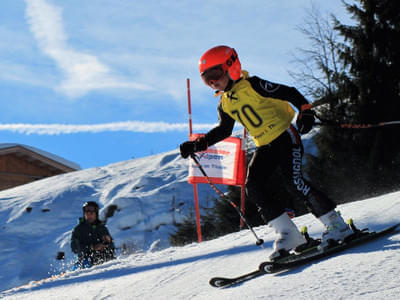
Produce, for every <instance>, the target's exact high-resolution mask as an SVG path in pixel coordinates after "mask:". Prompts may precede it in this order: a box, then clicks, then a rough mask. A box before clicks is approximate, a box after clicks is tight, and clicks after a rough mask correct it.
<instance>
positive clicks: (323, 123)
mask: <svg viewBox="0 0 400 300" xmlns="http://www.w3.org/2000/svg"><path fill="white" fill-rule="evenodd" d="M323 104H326V103H323V102H320V101H318V100H317V101H314V102H313V103H309V104H304V105H302V106H301V111H302V112H303V111H304V110H306V109H313V108H315V107H317V106H320V105H323ZM314 115H315V117H316V118H317V119H318V120H319V121H320V122H316V123H315V124H314V125H316V126H335V127H339V128H348V129H368V128H376V127H383V126H388V125H400V121H388V122H379V123H376V124H351V123H350V124H348V123H344V124H343V123H339V122H335V121H332V120H325V119H322V118H320V117H319V116H318V115H317V114H315V113H314Z"/></svg>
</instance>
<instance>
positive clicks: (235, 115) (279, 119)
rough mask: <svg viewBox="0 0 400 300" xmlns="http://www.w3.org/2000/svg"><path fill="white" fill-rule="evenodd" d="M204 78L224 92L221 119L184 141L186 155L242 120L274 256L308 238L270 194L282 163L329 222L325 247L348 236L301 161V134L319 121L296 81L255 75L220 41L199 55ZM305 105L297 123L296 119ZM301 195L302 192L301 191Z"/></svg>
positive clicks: (297, 190)
mask: <svg viewBox="0 0 400 300" xmlns="http://www.w3.org/2000/svg"><path fill="white" fill-rule="evenodd" d="M199 69H200V75H201V78H202V79H203V81H204V83H205V84H206V85H208V86H209V87H210V88H212V89H214V90H216V94H217V95H220V96H221V97H220V102H219V105H218V115H219V124H218V125H217V126H216V127H215V128H213V129H211V130H210V131H209V132H208V133H207V134H206V135H205V136H204V137H200V138H197V139H196V140H194V141H186V142H184V143H182V144H181V145H180V152H181V155H182V157H183V158H187V157H188V156H189V155H190V154H192V153H195V152H199V151H204V150H206V149H207V147H209V146H211V145H213V144H215V143H217V142H219V141H221V140H223V139H225V138H227V137H229V136H230V135H231V134H232V130H233V127H234V123H235V121H238V122H240V123H241V124H242V125H243V126H244V127H245V128H246V129H247V131H248V132H249V133H250V135H251V136H252V138H253V140H254V142H255V144H256V146H257V148H256V150H255V152H254V154H253V157H252V159H251V161H250V163H249V166H248V172H247V177H246V197H247V199H249V200H251V201H253V202H254V203H255V204H256V206H257V207H258V211H259V213H260V214H261V217H262V218H263V220H264V221H265V223H266V224H268V225H269V226H271V227H272V228H274V229H275V231H276V233H277V238H276V240H275V242H274V246H273V252H272V254H271V255H270V259H271V260H276V259H278V258H280V257H282V256H286V255H288V253H289V251H290V250H292V249H295V248H296V247H297V246H300V245H303V244H305V243H306V240H305V238H304V237H303V235H302V234H301V233H300V232H299V230H298V228H297V227H296V225H295V224H294V223H293V222H292V221H291V219H290V218H289V216H288V215H287V213H286V212H285V208H284V207H283V206H282V204H281V203H279V200H278V201H277V200H275V199H272V198H271V197H269V196H268V190H267V188H266V184H265V182H266V181H267V180H268V178H269V177H270V176H272V175H273V174H274V172H275V170H276V169H277V168H280V169H281V170H282V171H283V173H284V176H285V177H286V178H287V179H288V182H290V184H288V186H287V188H289V189H290V190H291V191H293V193H294V194H296V195H297V196H300V198H301V199H303V200H304V202H305V204H306V206H307V207H308V209H309V210H310V211H311V212H312V213H313V214H314V215H315V216H316V217H317V218H318V219H319V220H320V221H321V222H322V223H323V225H324V227H325V231H324V232H323V234H322V238H321V247H326V246H327V245H328V241H330V240H333V241H338V240H343V239H344V238H346V237H347V236H349V235H350V234H352V230H351V229H350V227H349V226H348V225H347V224H346V223H345V222H344V221H343V219H342V217H341V216H340V215H339V214H338V213H337V212H336V211H335V207H336V204H335V203H334V202H333V201H332V200H331V199H329V198H328V197H327V196H326V195H325V194H324V193H322V192H321V191H319V190H317V189H315V188H314V187H312V186H311V185H310V183H309V182H308V181H307V180H306V179H304V177H303V175H302V172H301V167H302V156H303V145H302V142H301V138H300V135H299V133H300V134H305V133H307V132H309V131H310V130H311V128H312V126H313V125H314V122H315V120H314V114H313V112H312V111H311V110H310V109H306V110H304V111H301V107H302V105H304V104H308V101H307V100H306V99H305V98H304V97H303V96H302V95H301V94H300V93H299V92H298V91H297V89H295V88H293V87H288V86H285V85H280V84H276V83H272V82H269V81H267V80H264V79H261V78H259V77H257V76H250V75H249V73H248V72H247V71H244V70H242V69H241V64H240V61H239V57H238V55H237V53H236V51H235V50H234V49H233V48H231V47H228V46H217V47H214V48H212V49H210V50H208V51H206V52H205V53H204V54H203V55H202V57H201V58H200V61H199ZM289 102H290V103H291V104H293V105H294V106H295V107H297V108H298V110H299V112H300V113H299V115H298V117H297V120H296V126H297V129H296V128H295V127H294V126H292V125H291V122H292V119H293V117H294V115H295V112H294V110H293V108H292V107H291V106H290V105H289ZM296 198H297V199H298V197H296Z"/></svg>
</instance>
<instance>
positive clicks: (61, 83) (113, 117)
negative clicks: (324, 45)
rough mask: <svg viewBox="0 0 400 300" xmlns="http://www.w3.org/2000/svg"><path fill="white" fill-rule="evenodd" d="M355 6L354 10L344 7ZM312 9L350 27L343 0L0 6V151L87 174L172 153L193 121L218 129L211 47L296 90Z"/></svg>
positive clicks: (100, 0) (44, 1)
mask: <svg viewBox="0 0 400 300" xmlns="http://www.w3.org/2000/svg"><path fill="white" fill-rule="evenodd" d="M348 2H352V1H348ZM312 3H313V4H314V5H316V6H317V7H318V8H319V9H320V11H321V12H322V14H323V15H327V14H329V13H333V14H335V15H336V16H337V17H339V19H340V20H344V21H345V20H346V19H348V15H347V13H346V12H345V10H344V8H343V5H342V3H341V1H340V0H330V1H326V0H314V1H293V0H280V1H247V0H237V1H228V0H220V1H211V0H202V1H200V2H199V1H188V0H186V1H183V0H176V1H154V0H148V1H132V0H85V1H82V0H79V1H78V0H68V1H61V0H26V1H15V0H2V1H1V4H0V7H1V9H0V20H1V21H0V108H1V109H0V143H21V144H27V145H30V146H33V147H36V148H39V149H42V150H45V151H48V152H51V153H54V154H56V155H59V156H61V157H64V158H65V159H68V160H71V161H73V162H75V163H77V164H79V165H81V167H82V168H89V167H97V166H104V165H107V164H110V163H113V162H118V161H123V160H127V159H131V158H138V157H143V156H148V155H151V154H156V153H160V152H165V151H169V150H172V149H175V148H177V147H178V146H179V144H180V143H181V142H183V141H184V140H186V139H187V137H188V125H187V120H188V117H187V91H186V78H190V79H191V96H192V110H193V123H194V125H196V126H197V127H196V129H195V131H196V132H205V131H206V130H207V129H208V128H210V127H211V126H212V125H213V124H215V123H216V122H217V114H216V106H217V100H216V99H215V98H214V97H213V93H212V91H211V90H210V89H209V88H208V87H206V86H205V85H204V84H203V83H202V81H201V79H200V77H199V74H198V65H197V63H198V60H199V58H200V56H201V55H202V53H203V52H205V51H206V50H207V49H209V48H211V47H213V46H216V45H221V44H225V45H229V46H232V47H234V48H235V49H236V50H237V52H238V54H239V57H240V60H241V62H242V67H243V68H245V69H246V70H248V71H249V72H250V73H251V74H254V75H258V76H260V77H263V78H265V79H268V80H270V81H275V82H280V83H285V84H289V85H294V86H296V83H295V82H293V79H292V78H291V77H290V76H289V75H288V70H290V69H293V68H295V65H294V64H293V62H292V61H293V53H295V52H296V48H305V47H307V45H308V44H307V43H308V41H307V40H306V39H305V37H304V36H303V35H302V34H301V33H300V32H299V31H298V30H297V29H296V28H297V27H298V26H301V25H302V24H304V22H305V21H304V20H305V18H306V15H307V11H309V10H310V8H311V5H312Z"/></svg>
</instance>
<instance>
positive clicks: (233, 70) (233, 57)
mask: <svg viewBox="0 0 400 300" xmlns="http://www.w3.org/2000/svg"><path fill="white" fill-rule="evenodd" d="M218 65H221V66H222V69H223V70H224V71H225V72H226V71H228V74H229V77H230V78H231V79H232V80H238V79H239V78H240V75H241V70H242V68H241V65H240V60H239V57H238V55H237V53H236V51H235V49H233V48H231V47H228V46H216V47H214V48H211V49H210V50H208V51H207V52H205V53H204V54H203V55H202V56H201V58H200V61H199V70H200V74H203V73H204V71H206V70H207V69H210V68H212V67H215V66H218Z"/></svg>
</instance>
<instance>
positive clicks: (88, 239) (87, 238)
mask: <svg viewBox="0 0 400 300" xmlns="http://www.w3.org/2000/svg"><path fill="white" fill-rule="evenodd" d="M107 235H108V236H110V237H111V235H110V233H109V231H108V229H107V227H106V226H105V225H103V224H102V223H101V222H100V221H99V220H96V222H95V223H94V224H90V223H89V222H87V221H85V219H84V218H80V219H79V224H78V225H77V226H76V227H75V228H74V230H73V231H72V236H71V250H72V252H74V253H76V254H77V255H78V261H83V260H84V259H86V258H89V259H90V262H91V264H92V265H96V264H101V263H103V262H105V261H108V260H111V259H114V250H115V247H114V243H113V242H111V243H107V242H106V240H105V238H104V237H105V236H107ZM101 243H102V244H105V245H106V248H105V249H104V250H101V251H97V250H94V248H93V247H94V246H95V245H97V244H101Z"/></svg>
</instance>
